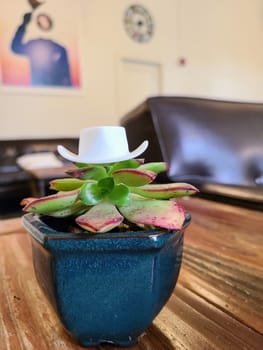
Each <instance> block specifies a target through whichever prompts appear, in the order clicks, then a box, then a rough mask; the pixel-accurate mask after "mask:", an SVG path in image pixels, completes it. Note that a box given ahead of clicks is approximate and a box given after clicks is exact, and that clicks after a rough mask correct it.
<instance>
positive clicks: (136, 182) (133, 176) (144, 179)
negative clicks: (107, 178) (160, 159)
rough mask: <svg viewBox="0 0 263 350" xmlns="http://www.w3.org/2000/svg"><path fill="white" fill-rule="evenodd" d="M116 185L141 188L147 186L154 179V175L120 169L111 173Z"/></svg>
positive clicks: (148, 172) (136, 170)
mask: <svg viewBox="0 0 263 350" xmlns="http://www.w3.org/2000/svg"><path fill="white" fill-rule="evenodd" d="M112 176H113V178H114V180H115V181H116V182H117V183H123V184H124V185H127V186H143V185H146V184H149V183H150V182H152V181H153V180H154V179H155V178H156V173H154V172H153V171H149V170H138V169H120V170H116V171H114V172H113V173H112Z"/></svg>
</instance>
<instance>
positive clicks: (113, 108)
mask: <svg viewBox="0 0 263 350" xmlns="http://www.w3.org/2000/svg"><path fill="white" fill-rule="evenodd" d="M77 3H79V6H81V18H80V22H81V24H82V26H81V32H82V45H81V47H82V51H81V53H82V54H81V61H82V75H83V82H84V87H83V91H82V93H81V94H79V95H74V96H72V95H69V94H67V95H61V94H56V95H47V94H32V93H31V94H28V93H26V92H25V91H23V92H20V93H14V92H4V91H2V90H1V89H0V138H1V139H6V138H11V139H13V138H24V137H56V136H76V135H78V133H79V129H81V128H83V127H87V126H92V125H103V124H105V125H114V124H118V122H119V117H120V115H119V109H118V105H119V101H118V62H119V61H120V59H121V58H122V57H128V58H135V59H143V60H148V61H154V62H159V63H160V64H161V66H162V93H163V94H170V95H173V94H179V95H194V96H208V97H216V98H227V99H238V100H239V99H242V100H256V101H263V98H262V97H263V93H262V92H263V47H262V38H263V8H262V1H261V0H220V1H218V0H198V1H197V0H162V1H159V0H142V1H140V3H141V4H144V5H145V7H147V8H148V9H149V11H150V12H151V13H152V15H153V17H154V20H155V24H156V30H155V36H154V38H153V40H152V41H151V42H149V43H146V44H138V43H135V42H133V41H132V40H131V39H130V38H128V37H127V35H126V33H125V32H124V29H123V25H122V17H123V12H124V10H125V9H126V8H127V6H128V5H130V4H131V2H130V1H128V0H111V1H105V0H79V1H78V2H77V1H76V4H77ZM180 56H184V57H185V58H186V65H185V66H180V65H178V58H179V57H180Z"/></svg>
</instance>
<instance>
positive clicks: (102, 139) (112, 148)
mask: <svg viewBox="0 0 263 350" xmlns="http://www.w3.org/2000/svg"><path fill="white" fill-rule="evenodd" d="M148 144H149V142H148V141H144V142H143V143H142V144H141V145H140V146H139V147H137V148H136V149H135V150H134V151H132V152H130V151H129V147H128V141H127V136H126V130H125V128H124V127H122V126H98V127H93V128H86V129H82V130H81V131H80V137H79V154H75V153H72V152H70V151H69V150H67V149H66V148H65V147H64V146H61V145H59V146H58V147H57V150H58V153H59V154H60V155H61V156H62V157H64V158H66V159H68V160H70V161H72V162H78V163H92V164H100V163H114V162H120V161H123V160H128V159H132V158H136V157H137V156H139V155H140V154H141V153H143V152H144V151H145V150H146V148H147V147H148Z"/></svg>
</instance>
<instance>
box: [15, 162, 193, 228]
mask: <svg viewBox="0 0 263 350" xmlns="http://www.w3.org/2000/svg"><path fill="white" fill-rule="evenodd" d="M166 170H167V165H166V163H163V162H154V163H144V160H143V159H130V160H126V161H122V162H117V163H109V164H82V163H76V167H75V168H73V169H72V170H70V171H68V172H67V175H69V177H66V178H62V179H55V180H52V181H51V182H50V188H51V189H52V190H55V191H57V193H55V194H52V195H48V196H45V197H41V198H25V199H23V200H22V202H21V205H23V206H24V208H23V210H24V211H25V212H32V213H36V214H43V215H48V216H52V217H56V218H66V217H74V218H75V222H76V223H77V225H78V226H80V227H81V228H83V229H84V230H86V231H89V232H93V233H97V232H107V231H110V230H112V229H114V228H116V227H117V226H120V225H126V226H127V227H129V223H131V224H132V225H134V224H136V225H137V226H138V227H140V228H143V229H149V228H156V227H161V228H165V229H181V228H182V226H183V224H184V221H185V215H186V214H185V211H184V209H183V207H182V206H181V205H179V204H178V203H177V202H176V200H175V198H177V197H183V196H189V195H192V194H194V193H196V192H198V189H197V188H195V187H194V186H192V185H190V184H187V183H169V184H158V183H152V182H153V181H154V180H155V179H156V177H157V175H158V174H159V173H160V172H163V171H166Z"/></svg>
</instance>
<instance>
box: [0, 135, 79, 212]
mask: <svg viewBox="0 0 263 350" xmlns="http://www.w3.org/2000/svg"><path fill="white" fill-rule="evenodd" d="M58 144H62V145H64V146H65V147H68V148H69V149H71V150H72V151H77V149H78V139H77V138H76V139H75V138H56V139H48V138H45V139H24V140H0V218H4V217H10V216H14V215H17V214H19V213H20V212H21V207H20V204H19V203H20V201H21V199H22V198H24V197H30V196H32V176H31V175H30V173H29V172H27V171H25V170H23V169H21V168H20V167H19V165H18V164H17V161H16V160H17V158H18V157H19V156H22V155H24V154H29V153H38V152H54V153H55V154H56V156H57V157H58V158H59V155H58V154H57V152H56V148H57V145H58ZM60 159H61V158H60ZM61 160H62V161H63V163H65V160H63V159H61Z"/></svg>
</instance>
